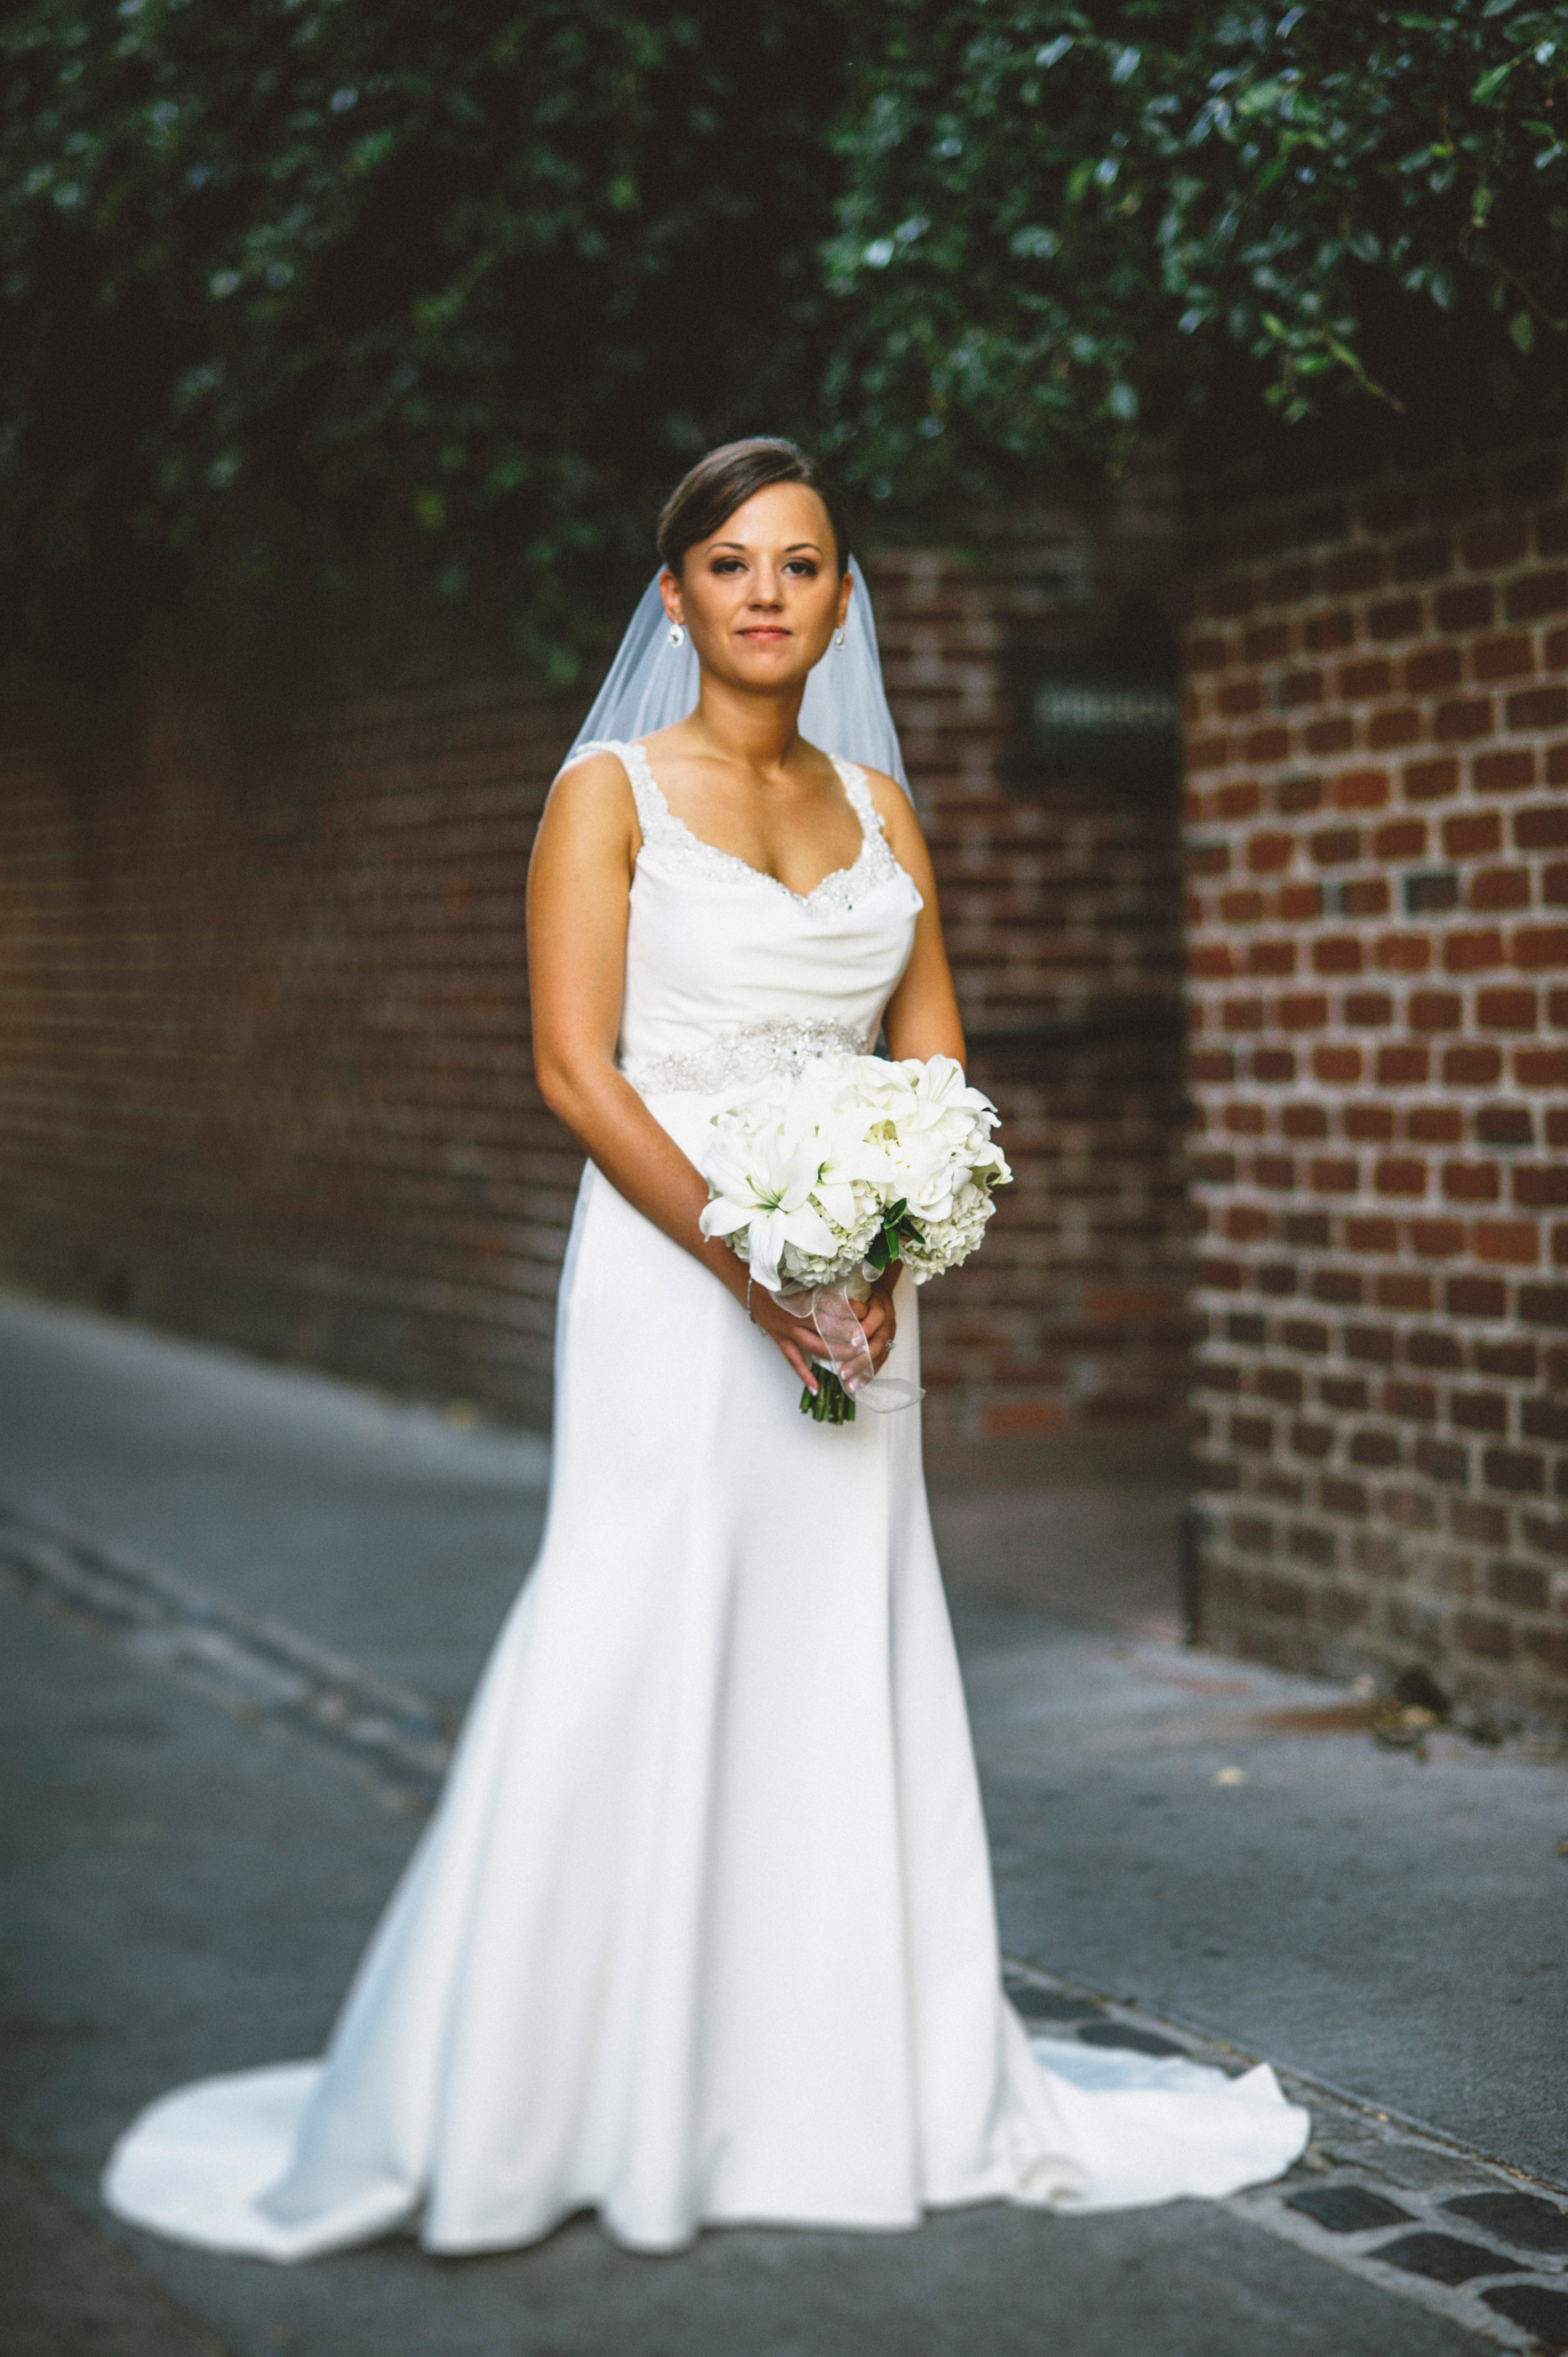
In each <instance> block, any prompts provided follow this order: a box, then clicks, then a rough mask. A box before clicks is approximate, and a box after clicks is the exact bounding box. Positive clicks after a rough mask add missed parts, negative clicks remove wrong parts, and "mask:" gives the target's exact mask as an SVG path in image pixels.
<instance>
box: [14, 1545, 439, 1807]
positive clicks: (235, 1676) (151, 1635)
mask: <svg viewBox="0 0 1568 2357" xmlns="http://www.w3.org/2000/svg"><path fill="white" fill-rule="evenodd" d="M0 1579H3V1580H4V1581H5V1584H6V1585H7V1586H8V1587H10V1588H11V1589H12V1590H13V1592H14V1593H16V1594H19V1595H22V1596H25V1597H27V1598H31V1599H32V1600H33V1601H34V1602H37V1603H39V1604H42V1605H44V1606H46V1607H48V1608H49V1609H53V1610H55V1611H58V1612H61V1613H64V1614H65V1615H66V1616H67V1617H68V1618H69V1619H70V1620H74V1621H75V1622H77V1623H78V1624H79V1625H81V1626H85V1627H87V1628H89V1629H91V1630H92V1631H94V1632H95V1633H96V1634H97V1635H99V1636H102V1637H106V1638H111V1639H113V1641H115V1642H117V1643H119V1644H121V1645H123V1646H124V1648H125V1650H126V1651H127V1652H131V1653H134V1654H136V1655H137V1656H138V1657H139V1658H140V1659H141V1660H143V1661H145V1662H148V1663H152V1664H154V1665H155V1666H156V1667H157V1668H159V1669H162V1670H165V1671H166V1672H168V1673H169V1674H171V1675H172V1676H175V1677H177V1678H178V1679H179V1681H180V1683H181V1684H184V1685H188V1686H192V1687H195V1688H196V1689H197V1690H198V1691H199V1693H201V1694H203V1695H206V1696H207V1697H208V1699H209V1700H210V1701H213V1702H217V1703H220V1704H221V1705H222V1706H224V1707H225V1708H226V1709H228V1710H231V1711H232V1712H233V1713H234V1714H235V1715H236V1716H237V1717H241V1718H245V1719H252V1720H257V1721H261V1720H273V1721H275V1722H277V1723H279V1724H281V1725H284V1726H287V1727H294V1728H295V1729H297V1730H298V1731H299V1732H301V1733H303V1734H305V1735H307V1736H309V1737H310V1738H313V1740H315V1741H317V1742H318V1743H323V1744H326V1745H328V1746H329V1747H330V1748H331V1749H334V1750H338V1751H340V1752H344V1753H347V1754H348V1755H349V1757H350V1758H351V1759H353V1760H356V1761H358V1762H359V1763H360V1766H361V1767H363V1768H365V1769H368V1770H370V1771H371V1774H372V1775H373V1776H374V1777H375V1779H376V1781H378V1782H379V1783H380V1784H381V1785H383V1786H384V1787H385V1788H386V1789H387V1790H388V1791H389V1792H391V1793H392V1795H393V1796H394V1797H395V1798H396V1799H397V1800H399V1801H400V1802H403V1803H407V1804H410V1805H413V1806H415V1807H428V1806H429V1804H430V1803H431V1802H432V1801H433V1800H434V1799H435V1794H436V1792H438V1790H439V1789H440V1783H441V1779H442V1776H443V1774H444V1773H445V1771H446V1762H447V1760H448V1758H449V1757H450V1754H451V1738H452V1732H453V1730H452V1728H451V1727H449V1726H448V1725H447V1724H446V1720H445V1719H444V1717H443V1716H442V1714H441V1713H440V1712H439V1711H438V1710H436V1709H435V1706H433V1705H432V1704H430V1703H428V1702H426V1701H425V1700H424V1698H423V1696H421V1695H415V1694H408V1693H405V1692H404V1691H403V1688H402V1687H399V1686H394V1685H392V1684H388V1683H387V1682H386V1681H385V1680H383V1679H381V1678H377V1677H375V1676H372V1675H371V1673H370V1672H369V1671H367V1670H363V1669H361V1668H360V1666H359V1664H358V1663H354V1662H350V1661H348V1660H346V1659H345V1658H344V1657H343V1656H342V1655H341V1654H338V1653H335V1652H331V1651H330V1649H329V1648H328V1647H327V1646H325V1645H318V1644H316V1643H315V1642H313V1641H312V1640H311V1639H310V1638H308V1637H302V1636H301V1635H300V1634H299V1633H298V1631H295V1630H293V1629H289V1628H285V1626H284V1625H283V1624H282V1623H281V1622H279V1621H276V1620H263V1619H260V1618H258V1617H256V1616H255V1615H253V1614H252V1613H248V1612H246V1611H244V1610H243V1609H242V1608H241V1607H240V1606H238V1605H235V1604H231V1603H230V1602H228V1601H226V1600H223V1599H220V1598H217V1597H214V1596H210V1595H209V1594H207V1593H206V1592H205V1591H204V1590H203V1589H201V1588H199V1587H196V1586H195V1585H194V1584H193V1583H191V1582H189V1581H187V1580H183V1579H181V1578H179V1577H177V1576H176V1575H175V1574H174V1573H172V1572H168V1571H165V1570H163V1569H161V1568H159V1567H156V1566H153V1565H150V1564H145V1563H140V1562H137V1561H136V1560H135V1559H134V1557H132V1556H129V1555H124V1554H122V1553H121V1552H120V1551H119V1550H118V1549H111V1548H109V1547H106V1546H104V1545H102V1544H101V1543H100V1542H99V1541H97V1540H95V1539H88V1538H83V1537H80V1536H78V1535H75V1534H71V1533H68V1532H66V1531H63V1530H61V1529H59V1527H58V1526H52V1525H46V1524H45V1523H41V1522H39V1521H38V1520H36V1519H34V1518H33V1517H31V1516H29V1515H27V1514H25V1513H22V1512H18V1511H16V1509H14V1508H12V1507H9V1506H5V1505H0Z"/></svg>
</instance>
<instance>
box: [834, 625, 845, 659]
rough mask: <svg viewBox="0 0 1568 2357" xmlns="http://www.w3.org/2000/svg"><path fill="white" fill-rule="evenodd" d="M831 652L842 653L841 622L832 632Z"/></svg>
mask: <svg viewBox="0 0 1568 2357" xmlns="http://www.w3.org/2000/svg"><path fill="white" fill-rule="evenodd" d="M833 652H834V653H835V654H843V623H842V622H841V623H840V624H839V626H838V629H837V630H835V631H834V632H833Z"/></svg>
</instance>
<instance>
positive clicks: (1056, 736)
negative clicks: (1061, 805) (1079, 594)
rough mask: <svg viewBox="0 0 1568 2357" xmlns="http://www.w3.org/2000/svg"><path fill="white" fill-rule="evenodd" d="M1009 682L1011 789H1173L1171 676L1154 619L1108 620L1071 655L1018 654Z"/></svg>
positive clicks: (1176, 728)
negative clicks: (1064, 785) (1067, 785)
mask: <svg viewBox="0 0 1568 2357" xmlns="http://www.w3.org/2000/svg"><path fill="white" fill-rule="evenodd" d="M1013 680H1014V706H1013V765H1012V766H1013V769H1014V772H1015V777H1016V780H1017V782H1018V783H1019V784H1020V785H1025V786H1032V787H1035V788H1036V789H1039V788H1043V787H1048V786H1050V785H1052V784H1054V783H1058V782H1069V781H1074V780H1077V781H1082V782H1086V783H1090V784H1093V785H1097V786H1103V787H1107V788H1110V789H1112V790H1116V789H1123V790H1125V791H1129V792H1135V793H1140V794H1144V793H1148V792H1150V791H1158V790H1159V789H1161V788H1164V787H1172V786H1174V785H1175V784H1176V780H1177V779H1178V778H1179V776H1180V773H1181V692H1180V672H1179V666H1178V663H1177V660H1176V650H1175V647H1174V645H1173V644H1172V641H1171V638H1170V633H1169V629H1168V626H1167V625H1165V623H1164V621H1163V619H1159V618H1156V617H1154V616H1145V615H1144V614H1142V613H1139V614H1138V615H1136V616H1133V615H1132V614H1130V613H1122V614H1121V615H1118V616H1117V618H1116V619H1115V621H1114V623H1113V624H1112V626H1110V627H1109V628H1107V629H1106V630H1104V632H1103V634H1102V635H1101V637H1100V638H1099V640H1098V641H1097V642H1096V643H1095V644H1093V645H1091V646H1089V647H1083V648H1080V650H1079V652H1078V653H1077V654H1076V655H1070V654H1061V653H1047V651H1045V650H1043V649H1032V650H1029V651H1023V650H1020V651H1019V653H1018V654H1017V655H1016V656H1015V661H1014V665H1013Z"/></svg>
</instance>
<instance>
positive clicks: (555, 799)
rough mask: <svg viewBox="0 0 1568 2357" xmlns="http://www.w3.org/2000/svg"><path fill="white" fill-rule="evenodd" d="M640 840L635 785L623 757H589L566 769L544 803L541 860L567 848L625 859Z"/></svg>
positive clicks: (607, 754) (603, 754)
mask: <svg viewBox="0 0 1568 2357" xmlns="http://www.w3.org/2000/svg"><path fill="white" fill-rule="evenodd" d="M640 840H641V834H640V829H639V826H638V823H637V803H636V801H635V798H634V797H633V794H632V791H631V780H629V779H628V776H627V773H626V770H625V769H624V768H623V767H622V765H621V761H620V759H619V757H618V755H617V754H615V753H611V752H607V751H604V750H602V749H598V750H595V751H593V752H588V753H585V754H584V755H583V757H582V759H580V760H576V761H572V762H569V763H568V765H567V766H566V768H565V769H564V770H561V771H560V772H559V773H558V775H557V777H556V779H555V782H554V784H553V786H552V787H551V789H550V791H549V794H548V795H547V797H546V798H545V803H544V813H543V816H542V819H541V821H540V824H539V838H538V845H537V849H536V858H537V857H539V856H543V857H545V858H547V859H548V858H549V857H550V856H551V855H552V854H553V853H555V852H557V851H563V852H564V851H565V850H566V849H567V848H568V846H571V847H572V848H574V849H575V851H576V852H577V853H579V854H587V855H590V856H592V855H593V854H595V853H596V851H600V850H602V851H604V852H607V853H614V854H617V855H622V856H624V855H625V854H626V853H627V852H628V851H629V852H635V848H636V846H637V845H638V844H639V842H640Z"/></svg>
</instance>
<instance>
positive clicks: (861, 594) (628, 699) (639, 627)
mask: <svg viewBox="0 0 1568 2357" xmlns="http://www.w3.org/2000/svg"><path fill="white" fill-rule="evenodd" d="M849 569H850V574H851V576H852V577H853V579H854V596H853V597H851V599H850V601H849V613H848V615H847V617H846V618H845V621H844V630H843V638H844V642H843V646H842V647H832V646H830V647H829V649H828V651H827V653H826V654H825V655H824V656H823V657H822V661H821V662H820V663H818V664H817V666H816V668H815V670H814V671H813V672H812V673H811V677H810V678H809V679H808V680H807V682H806V695H805V701H804V703H803V704H802V705H801V706H800V734H801V736H802V737H806V738H807V739H808V741H809V742H810V743H811V744H813V745H820V746H821V747H822V750H823V752H824V753H838V754H840V755H842V756H843V759H845V760H848V761H858V762H860V763H861V764H862V765H863V766H864V767H865V768H866V769H868V770H886V772H887V775H888V776H889V777H891V778H897V780H898V783H899V784H900V785H901V786H902V787H903V789H904V791H905V792H906V793H908V791H909V780H908V778H907V777H906V775H905V773H904V756H903V754H902V753H901V752H900V751H899V749H898V731H897V729H896V728H895V727H894V726H893V715H892V713H891V712H889V710H888V708H887V694H886V689H885V688H884V687H883V684H882V663H881V660H880V658H879V656H878V654H877V651H876V621H875V616H874V615H873V613H872V610H871V592H870V590H869V589H868V588H867V587H866V586H865V574H864V573H863V572H862V571H861V569H860V566H859V565H857V564H856V562H855V560H854V557H853V556H852V557H851V558H850V561H849ZM696 701H697V655H696V650H695V649H694V647H693V644H692V641H691V640H690V639H687V640H686V641H685V643H684V644H683V645H682V646H679V647H672V646H671V643H670V620H669V617H668V616H667V615H666V613H665V611H664V601H663V599H662V598H661V597H660V595H659V576H658V574H657V573H656V574H655V575H654V576H653V579H652V580H651V581H650V583H649V586H648V587H647V588H646V589H645V590H644V591H643V593H642V596H641V597H640V598H639V601H638V607H637V611H636V612H635V613H634V614H633V616H632V618H631V620H630V621H629V622H628V625H627V631H626V636H625V638H623V639H622V640H621V642H620V646H619V648H618V651H617V653H616V659H615V661H614V662H613V663H611V665H610V668H609V675H608V677H607V679H606V681H605V683H604V685H603V687H601V688H600V690H599V692H598V694H597V695H596V696H595V698H594V701H593V704H592V705H591V706H590V707H589V711H588V716H587V718H586V719H585V721H584V723H583V725H582V726H581V727H580V728H579V729H578V731H577V734H576V737H575V738H574V740H573V744H572V749H571V751H570V752H569V753H568V754H567V756H566V759H564V761H563V762H562V764H561V766H562V768H563V769H564V770H567V769H570V768H571V766H572V763H573V762H574V761H575V759H577V756H578V754H579V753H580V752H581V751H582V749H583V748H584V747H585V746H586V745H590V744H592V745H606V744H610V745H625V744H628V743H629V742H630V741H631V740H632V738H634V737H650V736H651V735H652V733H653V731H654V730H655V729H656V728H668V727H670V726H671V725H672V724H673V723H674V722H675V721H677V720H683V719H684V718H685V716H686V715H687V713H688V712H690V711H691V710H692V708H693V705H694V704H695V703H696Z"/></svg>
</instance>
